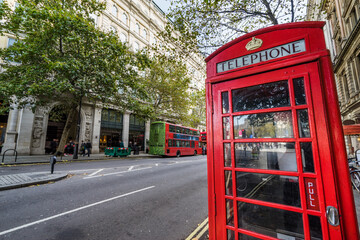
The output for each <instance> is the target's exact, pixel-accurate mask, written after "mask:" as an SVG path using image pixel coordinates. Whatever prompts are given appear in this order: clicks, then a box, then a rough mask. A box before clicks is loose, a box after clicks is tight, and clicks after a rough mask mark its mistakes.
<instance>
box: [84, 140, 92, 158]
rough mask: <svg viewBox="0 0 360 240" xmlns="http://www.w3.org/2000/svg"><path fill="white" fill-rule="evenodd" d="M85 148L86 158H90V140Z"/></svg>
mask: <svg viewBox="0 0 360 240" xmlns="http://www.w3.org/2000/svg"><path fill="white" fill-rule="evenodd" d="M85 148H86V152H87V155H88V157H90V154H91V149H92V145H91V142H90V140H88V141H87V143H86V145H85Z"/></svg>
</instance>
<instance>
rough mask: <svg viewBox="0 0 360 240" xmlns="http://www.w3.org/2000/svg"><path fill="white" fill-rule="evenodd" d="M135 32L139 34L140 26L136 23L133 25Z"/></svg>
mask: <svg viewBox="0 0 360 240" xmlns="http://www.w3.org/2000/svg"><path fill="white" fill-rule="evenodd" d="M135 31H136V32H137V33H138V34H140V25H139V24H138V23H136V24H135Z"/></svg>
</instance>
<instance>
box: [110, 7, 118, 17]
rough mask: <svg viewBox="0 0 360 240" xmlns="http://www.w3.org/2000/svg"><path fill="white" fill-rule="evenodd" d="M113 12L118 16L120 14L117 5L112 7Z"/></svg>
mask: <svg viewBox="0 0 360 240" xmlns="http://www.w3.org/2000/svg"><path fill="white" fill-rule="evenodd" d="M111 13H112V15H114V16H115V17H117V15H118V9H117V7H116V6H115V5H113V6H112V9H111Z"/></svg>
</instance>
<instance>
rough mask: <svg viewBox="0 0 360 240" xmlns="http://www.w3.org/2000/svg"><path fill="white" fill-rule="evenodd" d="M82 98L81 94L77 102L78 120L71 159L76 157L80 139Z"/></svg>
mask: <svg viewBox="0 0 360 240" xmlns="http://www.w3.org/2000/svg"><path fill="white" fill-rule="evenodd" d="M82 98H83V96H82V95H81V97H80V102H79V113H78V122H77V128H76V140H75V151H74V155H73V159H78V158H79V156H78V152H79V141H80V124H81V118H80V115H81V105H82Z"/></svg>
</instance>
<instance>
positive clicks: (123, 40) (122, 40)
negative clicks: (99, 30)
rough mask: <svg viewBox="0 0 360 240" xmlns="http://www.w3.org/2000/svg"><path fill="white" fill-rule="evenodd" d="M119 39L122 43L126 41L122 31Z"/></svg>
mask: <svg viewBox="0 0 360 240" xmlns="http://www.w3.org/2000/svg"><path fill="white" fill-rule="evenodd" d="M120 41H121V42H123V43H125V42H127V37H126V35H125V34H124V33H121V34H120Z"/></svg>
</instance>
